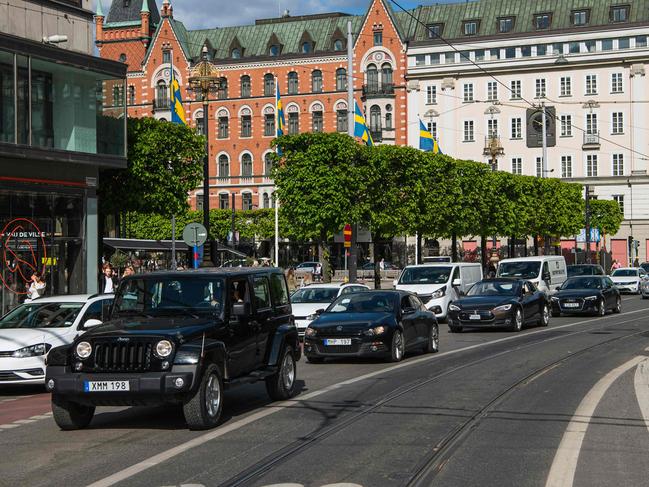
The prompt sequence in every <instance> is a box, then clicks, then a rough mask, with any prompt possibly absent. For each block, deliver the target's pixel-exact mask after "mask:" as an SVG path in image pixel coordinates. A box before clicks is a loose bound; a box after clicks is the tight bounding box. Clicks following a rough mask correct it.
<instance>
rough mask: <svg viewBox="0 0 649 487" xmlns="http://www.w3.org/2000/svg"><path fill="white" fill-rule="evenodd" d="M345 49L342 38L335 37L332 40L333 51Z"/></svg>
mask: <svg viewBox="0 0 649 487" xmlns="http://www.w3.org/2000/svg"><path fill="white" fill-rule="evenodd" d="M344 49H345V43H344V42H343V41H342V39H336V40H335V41H334V51H343V50H344Z"/></svg>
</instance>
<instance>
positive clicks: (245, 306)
mask: <svg viewBox="0 0 649 487" xmlns="http://www.w3.org/2000/svg"><path fill="white" fill-rule="evenodd" d="M232 314H233V315H234V316H250V303H234V304H233V305H232Z"/></svg>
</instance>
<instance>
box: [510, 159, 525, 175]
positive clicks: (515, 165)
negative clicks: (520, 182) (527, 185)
mask: <svg viewBox="0 0 649 487" xmlns="http://www.w3.org/2000/svg"><path fill="white" fill-rule="evenodd" d="M512 174H523V159H521V158H520V157H514V158H512Z"/></svg>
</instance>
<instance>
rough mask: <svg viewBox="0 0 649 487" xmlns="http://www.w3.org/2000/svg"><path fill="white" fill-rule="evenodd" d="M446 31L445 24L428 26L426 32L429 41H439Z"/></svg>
mask: <svg viewBox="0 0 649 487" xmlns="http://www.w3.org/2000/svg"><path fill="white" fill-rule="evenodd" d="M443 31H444V24H428V25H427V26H426V32H427V34H428V38H429V39H438V38H439V37H441V36H442V32H443Z"/></svg>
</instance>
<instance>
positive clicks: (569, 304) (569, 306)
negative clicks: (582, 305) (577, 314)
mask: <svg viewBox="0 0 649 487" xmlns="http://www.w3.org/2000/svg"><path fill="white" fill-rule="evenodd" d="M563 307H564V308H579V303H564V304H563Z"/></svg>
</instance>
